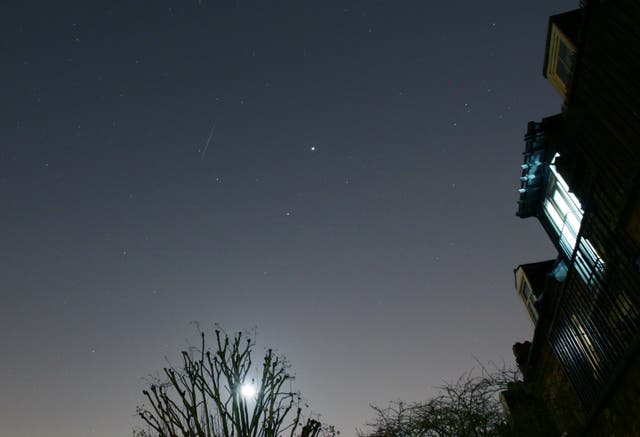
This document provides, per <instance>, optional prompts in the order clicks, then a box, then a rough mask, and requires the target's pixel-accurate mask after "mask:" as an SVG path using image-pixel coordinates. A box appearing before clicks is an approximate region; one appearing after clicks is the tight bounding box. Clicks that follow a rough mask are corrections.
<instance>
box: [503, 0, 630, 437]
mask: <svg viewBox="0 0 640 437" xmlns="http://www.w3.org/2000/svg"><path fill="white" fill-rule="evenodd" d="M639 23H640V2H637V1H635V0H617V1H612V0H585V1H583V2H581V4H580V8H579V9H576V10H574V11H570V12H567V13H564V14H560V15H556V16H553V17H551V18H550V20H549V26H548V33H547V44H546V50H545V60H544V67H543V75H544V76H545V77H546V78H547V79H548V80H549V82H550V83H551V85H552V86H553V87H554V88H555V89H556V90H557V91H558V93H559V94H560V96H561V98H562V101H563V105H562V112H561V113H560V114H557V115H554V116H551V117H547V118H544V119H542V120H541V121H540V122H530V123H529V124H528V126H527V132H526V135H525V143H526V145H525V152H524V162H523V164H522V168H521V170H522V172H521V178H520V181H521V187H520V190H519V191H520V195H519V197H520V198H519V200H518V209H517V215H518V216H519V217H521V218H529V217H535V218H537V219H538V220H539V222H540V224H541V225H542V228H543V229H544V231H545V232H546V234H547V236H548V237H549V238H550V239H551V241H552V242H553V244H554V245H555V247H556V249H557V251H558V257H557V259H556V260H552V261H546V262H542V263H534V264H526V265H522V266H519V267H518V268H516V270H515V276H516V287H517V291H518V293H519V294H520V296H521V297H522V298H523V301H524V303H525V307H526V309H527V312H528V313H529V315H530V317H531V319H532V322H533V323H534V325H535V330H534V335H533V339H532V340H531V342H524V343H519V344H516V345H515V346H514V353H515V355H516V361H517V362H518V364H519V366H520V368H521V369H522V371H523V376H524V381H523V383H521V384H514V385H513V386H512V387H510V389H509V390H508V391H507V392H505V393H504V394H503V402H504V404H505V406H506V408H507V410H508V412H509V413H510V414H511V424H512V426H513V428H514V430H517V434H518V435H526V433H527V432H529V433H530V435H539V434H541V433H544V435H562V434H563V433H566V434H565V435H590V436H602V435H616V436H618V435H620V436H623V435H629V436H636V435H640V24H639ZM527 430H528V431H527Z"/></svg>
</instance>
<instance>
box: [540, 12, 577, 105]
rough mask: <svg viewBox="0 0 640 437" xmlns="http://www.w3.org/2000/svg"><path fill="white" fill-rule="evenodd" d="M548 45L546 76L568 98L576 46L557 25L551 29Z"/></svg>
mask: <svg viewBox="0 0 640 437" xmlns="http://www.w3.org/2000/svg"><path fill="white" fill-rule="evenodd" d="M548 44H549V46H548V52H547V59H546V72H545V76H546V77H547V78H548V79H549V80H550V81H551V84H552V85H553V86H554V88H555V89H556V90H557V91H558V92H559V93H560V95H562V97H567V90H568V87H569V82H570V81H571V75H572V73H573V64H574V55H575V51H576V49H575V46H574V44H573V42H572V41H571V40H570V39H569V38H567V36H566V35H565V34H564V33H563V32H562V31H561V30H560V29H559V28H558V26H557V25H556V24H553V25H552V27H551V33H550V36H549V41H548Z"/></svg>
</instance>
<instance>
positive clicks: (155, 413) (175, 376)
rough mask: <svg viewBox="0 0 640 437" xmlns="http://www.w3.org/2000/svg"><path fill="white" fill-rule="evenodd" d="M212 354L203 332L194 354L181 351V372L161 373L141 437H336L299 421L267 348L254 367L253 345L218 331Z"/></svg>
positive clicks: (141, 411)
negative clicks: (259, 361)
mask: <svg viewBox="0 0 640 437" xmlns="http://www.w3.org/2000/svg"><path fill="white" fill-rule="evenodd" d="M215 336H216V349H215V351H212V350H210V349H209V348H208V347H207V345H206V342H205V334H204V332H202V333H201V344H200V347H199V348H197V349H191V350H190V351H183V352H182V354H181V358H182V365H181V367H180V368H175V367H166V368H164V369H163V373H164V377H165V378H166V380H163V381H156V382H155V383H152V384H151V385H150V387H149V388H148V389H146V390H143V394H144V396H145V397H146V400H147V402H148V405H145V406H140V407H138V409H137V413H138V415H139V416H140V418H141V419H142V421H143V422H144V423H145V424H146V430H138V431H137V433H136V435H137V436H139V437H276V436H282V435H288V436H300V437H318V436H335V435H337V434H339V433H338V432H336V431H335V430H334V428H333V427H331V426H327V425H323V424H321V423H320V422H319V421H317V420H314V419H311V418H307V419H306V421H305V420H304V419H303V417H302V416H303V414H302V413H303V406H304V407H305V408H306V407H307V406H306V405H304V403H303V400H302V398H301V395H300V394H299V393H298V392H294V391H292V389H291V382H292V380H293V376H292V375H291V374H290V373H289V371H288V368H289V366H288V364H287V362H286V361H285V360H284V358H282V357H279V356H277V355H276V354H275V353H274V352H273V351H272V350H271V349H269V350H268V351H267V352H266V353H265V355H264V358H263V360H262V363H261V366H260V367H256V366H253V361H252V357H251V353H252V351H253V349H254V347H255V341H254V340H253V339H252V338H251V337H249V336H247V335H246V334H243V333H238V334H237V335H235V336H233V337H229V336H228V335H227V334H226V333H224V332H223V331H221V330H219V329H216V330H215Z"/></svg>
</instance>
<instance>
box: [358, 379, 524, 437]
mask: <svg viewBox="0 0 640 437" xmlns="http://www.w3.org/2000/svg"><path fill="white" fill-rule="evenodd" d="M517 376H518V371H516V370H510V369H505V368H504V367H503V368H500V369H498V368H496V369H495V370H493V371H491V372H489V371H487V369H486V368H484V367H482V371H481V374H480V375H474V372H473V371H469V372H467V373H465V374H463V375H462V376H461V377H460V378H458V379H457V380H456V381H453V382H450V383H446V384H444V385H442V386H439V387H437V388H438V393H437V395H436V396H435V397H433V398H431V399H429V400H427V401H424V402H415V403H409V404H407V403H405V402H401V401H396V402H391V403H389V405H388V406H387V407H386V408H379V407H376V406H372V408H373V410H374V412H375V415H376V417H375V419H374V420H373V421H372V422H371V423H368V424H367V426H368V427H369V428H370V429H371V431H369V432H359V433H358V435H359V436H360V437H445V436H446V437H454V436H457V437H490V436H498V435H501V434H500V433H501V432H502V430H503V429H504V426H505V421H506V418H505V416H504V412H503V410H502V407H501V405H500V401H499V399H498V395H499V392H501V391H502V390H505V389H506V387H507V384H508V383H509V382H514V381H516V380H517Z"/></svg>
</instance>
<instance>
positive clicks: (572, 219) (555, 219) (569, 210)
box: [544, 153, 604, 284]
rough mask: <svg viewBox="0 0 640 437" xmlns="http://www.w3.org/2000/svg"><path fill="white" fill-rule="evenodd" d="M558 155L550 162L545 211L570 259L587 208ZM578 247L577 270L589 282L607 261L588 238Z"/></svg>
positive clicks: (563, 249)
mask: <svg viewBox="0 0 640 437" xmlns="http://www.w3.org/2000/svg"><path fill="white" fill-rule="evenodd" d="M558 156H560V155H559V154H558V153H556V155H555V156H554V158H553V161H551V164H550V165H549V169H550V170H551V173H550V174H549V183H548V187H547V196H546V198H545V201H544V211H545V213H546V215H547V218H548V219H549V221H550V222H551V224H552V226H553V228H554V230H555V231H556V233H557V235H558V242H559V243H560V247H561V248H562V251H563V252H564V254H565V255H566V256H567V258H569V259H570V258H571V256H572V255H573V251H574V249H575V248H576V244H577V242H578V234H579V232H580V225H581V223H582V217H583V216H584V211H583V210H582V205H581V204H580V200H578V198H577V197H576V196H575V194H573V193H571V192H569V185H567V183H566V182H565V180H564V179H563V178H562V175H560V173H558V170H557V169H556V166H555V160H556V158H557V157H558ZM578 249H579V250H578V251H577V252H576V262H575V267H576V270H578V273H580V276H581V277H582V279H584V280H585V282H586V283H587V284H590V283H592V282H593V281H594V280H596V279H597V278H596V277H595V275H594V274H595V272H602V270H603V269H604V261H602V258H600V256H599V255H598V253H597V252H596V250H595V248H594V247H593V245H592V244H591V242H590V241H589V240H587V239H586V238H582V239H581V241H580V245H579V247H578Z"/></svg>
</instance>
